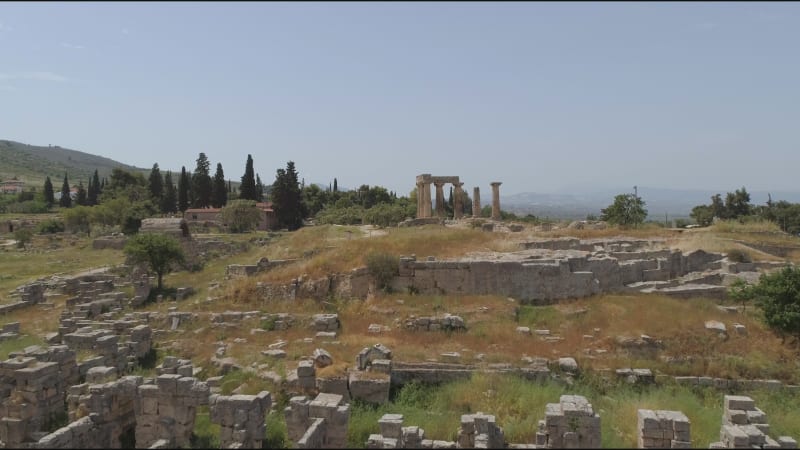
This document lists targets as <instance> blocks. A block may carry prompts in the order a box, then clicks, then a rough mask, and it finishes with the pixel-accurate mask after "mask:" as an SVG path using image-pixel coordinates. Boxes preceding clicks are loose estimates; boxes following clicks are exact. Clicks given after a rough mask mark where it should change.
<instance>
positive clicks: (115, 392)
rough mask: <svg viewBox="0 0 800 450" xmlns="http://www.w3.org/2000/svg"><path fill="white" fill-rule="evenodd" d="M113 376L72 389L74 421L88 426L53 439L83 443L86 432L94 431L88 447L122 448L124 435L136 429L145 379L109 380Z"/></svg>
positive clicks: (62, 431)
mask: <svg viewBox="0 0 800 450" xmlns="http://www.w3.org/2000/svg"><path fill="white" fill-rule="evenodd" d="M107 369H111V368H107ZM103 372H106V371H103ZM111 377H113V374H106V375H105V377H102V378H99V379H96V380H95V381H99V383H94V384H93V383H83V384H78V385H75V386H72V387H70V388H69V395H68V396H67V404H68V407H69V419H70V422H72V423H76V421H77V422H80V421H84V423H85V425H83V426H81V427H79V428H77V429H72V428H70V427H65V428H67V429H66V430H65V429H63V428H62V429H61V430H59V431H57V432H56V433H54V434H62V433H63V434H64V435H63V436H54V437H52V439H57V441H58V442H62V441H63V442H69V441H70V440H72V441H73V444H77V443H83V442H85V441H84V439H86V436H85V433H88V432H90V431H91V434H92V436H91V437H90V438H89V439H86V441H88V442H86V444H87V446H88V448H121V446H122V437H123V435H131V434H132V432H133V431H134V429H135V427H136V414H135V405H136V402H137V393H138V387H139V386H141V385H142V383H143V379H142V377H139V376H126V377H123V378H120V379H117V380H108V378H111ZM103 378H105V379H103ZM87 418H91V422H86V421H85V419H87ZM70 436H71V437H70ZM40 444H41V442H40Z"/></svg>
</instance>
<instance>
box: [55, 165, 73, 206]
mask: <svg viewBox="0 0 800 450" xmlns="http://www.w3.org/2000/svg"><path fill="white" fill-rule="evenodd" d="M58 205H59V206H61V207H62V208H69V207H70V206H72V197H70V196H69V181H68V180H67V174H66V173H65V174H64V184H62V185H61V199H60V200H59V201H58Z"/></svg>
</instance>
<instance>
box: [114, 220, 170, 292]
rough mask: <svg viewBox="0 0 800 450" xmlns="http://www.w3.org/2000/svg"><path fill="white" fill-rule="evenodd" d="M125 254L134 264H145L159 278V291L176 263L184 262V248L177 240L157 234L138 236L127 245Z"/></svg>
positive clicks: (132, 238) (129, 240)
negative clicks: (164, 278)
mask: <svg viewBox="0 0 800 450" xmlns="http://www.w3.org/2000/svg"><path fill="white" fill-rule="evenodd" d="M124 251H125V254H126V255H128V257H129V258H130V260H131V262H133V263H134V264H145V265H147V266H148V267H149V268H150V270H152V271H153V272H155V273H156V275H157V276H158V289H159V290H161V287H162V279H163V277H164V274H165V273H168V272H169V271H170V269H171V267H172V265H173V264H174V263H182V262H183V261H184V254H183V248H182V247H181V244H180V242H178V240H177V239H175V238H173V237H171V236H167V235H163V234H156V233H141V234H137V235H135V236H133V237H131V238H130V239H128V242H127V243H126V244H125V250H124Z"/></svg>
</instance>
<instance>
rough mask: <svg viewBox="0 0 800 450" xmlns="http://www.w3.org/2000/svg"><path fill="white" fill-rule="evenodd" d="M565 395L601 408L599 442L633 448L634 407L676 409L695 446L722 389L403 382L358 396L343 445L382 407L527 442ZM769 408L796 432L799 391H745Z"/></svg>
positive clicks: (448, 434)
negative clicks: (386, 400) (388, 393)
mask: <svg viewBox="0 0 800 450" xmlns="http://www.w3.org/2000/svg"><path fill="white" fill-rule="evenodd" d="M563 394H578V395H583V396H585V397H586V398H587V399H588V400H589V402H590V403H591V404H592V406H593V408H594V411H595V412H596V413H599V414H600V420H601V439H602V446H603V447H604V448H636V437H637V430H636V417H637V416H636V411H637V410H638V409H661V410H672V411H682V412H683V413H684V414H686V416H687V417H688V418H689V420H690V421H691V436H692V447H693V448H708V445H709V444H710V443H711V442H715V441H718V440H719V429H720V422H721V417H722V410H723V408H722V400H723V395H724V393H722V392H719V391H716V390H713V389H710V388H690V387H685V386H678V385H666V386H660V387H655V386H650V387H647V386H644V387H642V386H631V385H628V384H624V383H622V384H617V383H609V382H606V381H603V380H601V379H599V378H592V377H587V378H585V379H579V380H577V381H576V382H575V384H574V385H573V386H565V385H560V384H556V383H544V384H542V383H537V382H531V381H527V380H524V379H522V378H520V377H517V376H514V375H496V374H476V375H474V376H473V377H472V378H471V379H469V380H465V381H460V382H453V383H449V384H445V385H442V386H437V387H433V386H423V385H419V384H415V383H411V384H408V385H406V386H404V387H403V388H402V389H400V390H399V391H398V392H396V393H395V395H394V397H393V399H392V402H391V403H390V404H386V405H381V406H379V407H375V406H370V405H365V404H361V403H356V404H355V405H354V406H353V411H352V415H351V419H350V427H349V430H348V446H350V447H363V446H364V444H365V443H366V441H367V438H368V437H369V434H371V433H380V430H379V427H378V420H379V419H380V418H381V416H382V415H383V414H386V413H395V414H403V415H404V422H403V424H404V426H412V425H416V426H420V427H421V428H423V429H424V430H425V437H426V438H427V439H441V440H456V437H457V434H458V428H459V424H460V417H461V415H462V414H470V413H475V412H478V411H480V412H483V413H486V414H493V415H495V417H496V419H497V423H498V425H500V426H501V427H503V431H504V433H505V437H506V441H508V442H510V443H533V442H535V435H536V430H537V424H538V421H539V420H541V419H544V411H545V405H546V404H547V403H558V399H559V397H560V396H561V395H563ZM744 394H745V395H750V396H752V397H753V399H754V400H755V401H756V406H758V407H759V408H761V410H763V411H765V412H766V413H767V417H768V420H769V423H770V425H771V431H770V435H771V436H781V435H790V436H798V435H800V412H798V410H797V407H796V405H797V402H798V401H800V395H798V394H797V393H796V392H795V393H790V394H787V393H785V392H783V393H778V392H765V391H753V392H746V393H744Z"/></svg>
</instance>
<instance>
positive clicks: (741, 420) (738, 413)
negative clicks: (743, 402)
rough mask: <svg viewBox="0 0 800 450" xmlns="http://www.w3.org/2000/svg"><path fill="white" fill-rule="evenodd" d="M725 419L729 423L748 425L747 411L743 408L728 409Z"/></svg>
mask: <svg viewBox="0 0 800 450" xmlns="http://www.w3.org/2000/svg"><path fill="white" fill-rule="evenodd" d="M725 419H726V420H727V421H728V423H731V424H734V425H746V424H747V413H746V412H745V411H742V410H741V409H726V410H725Z"/></svg>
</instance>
